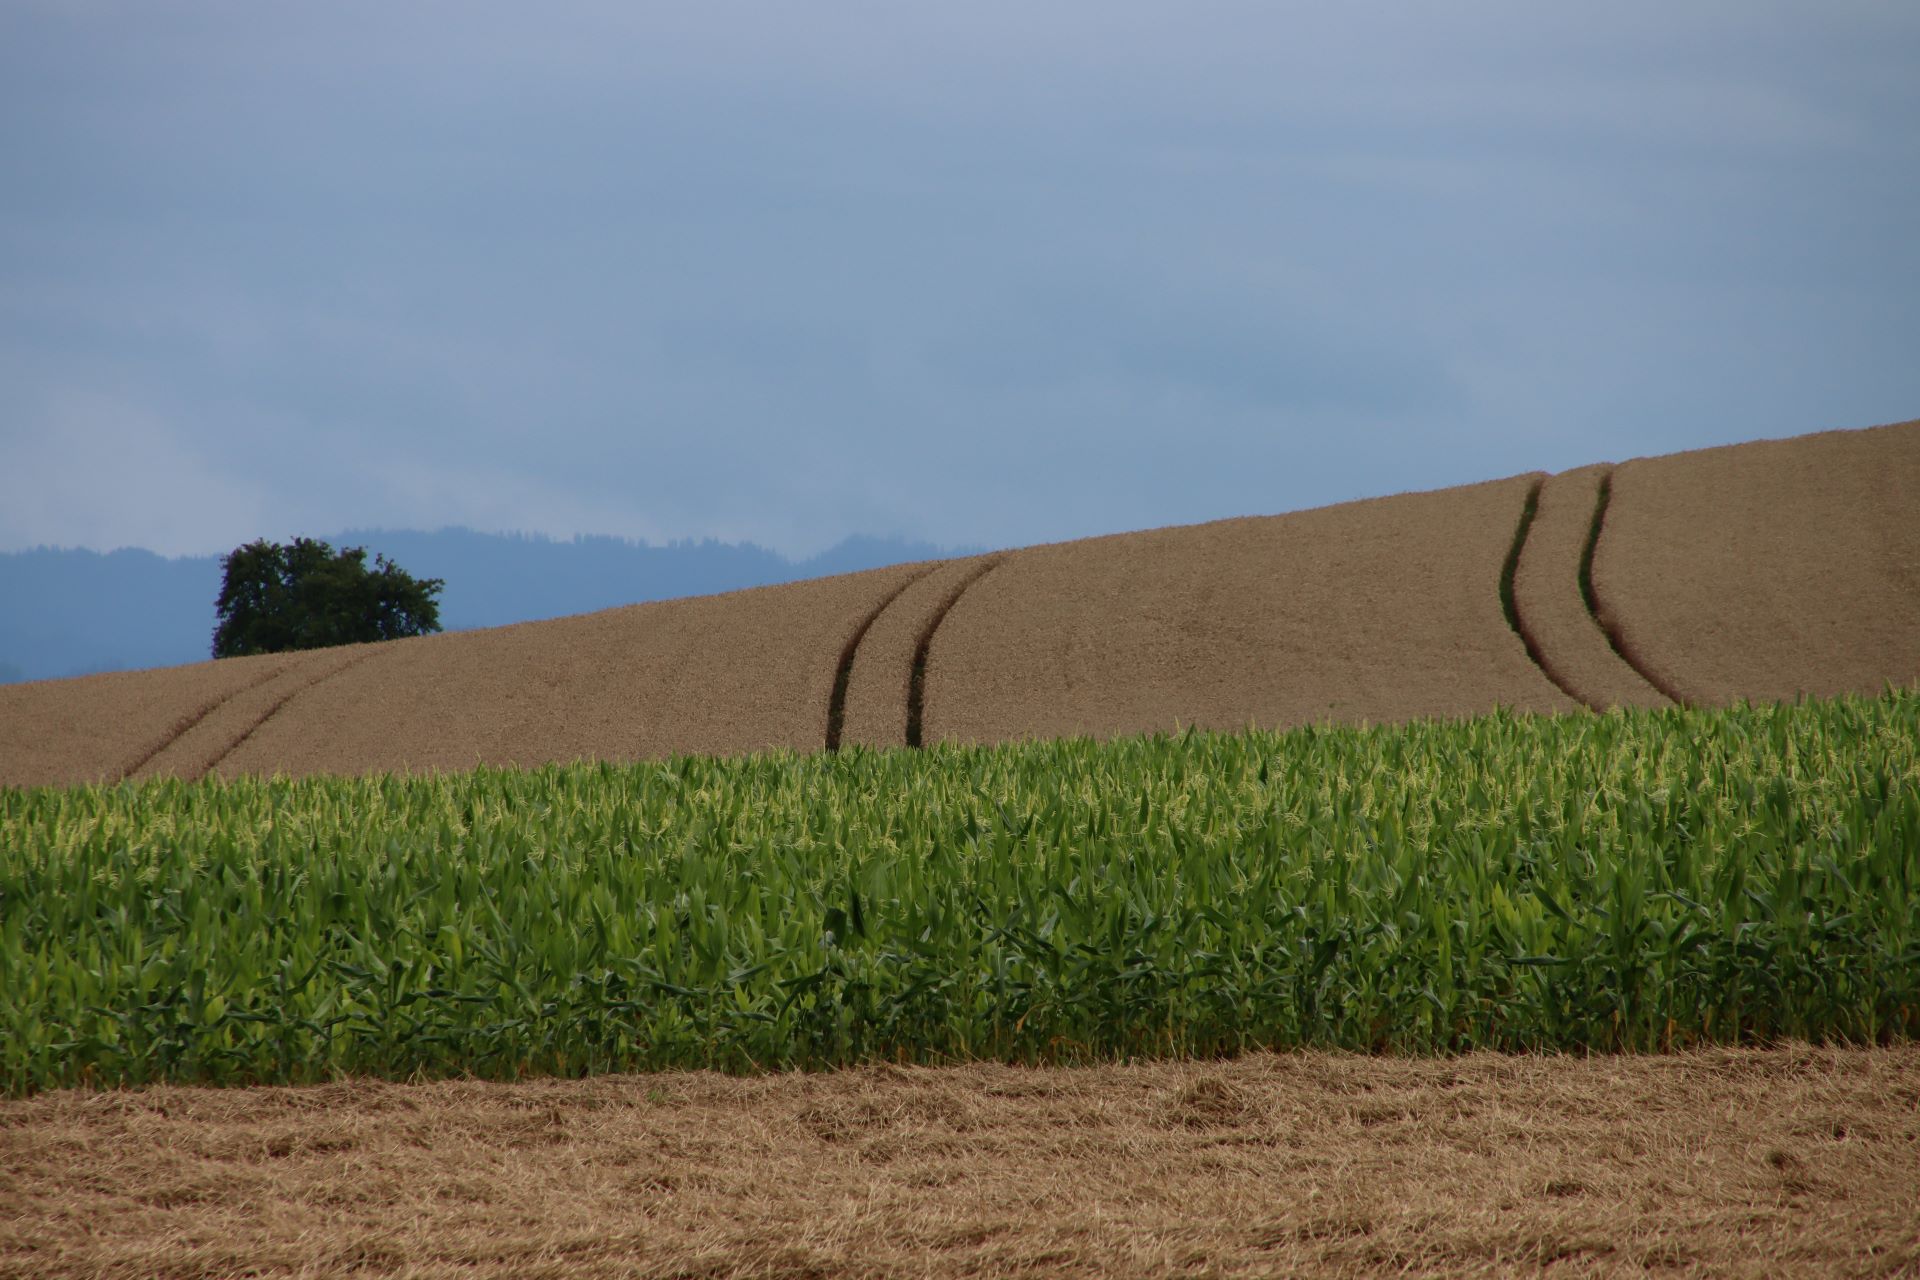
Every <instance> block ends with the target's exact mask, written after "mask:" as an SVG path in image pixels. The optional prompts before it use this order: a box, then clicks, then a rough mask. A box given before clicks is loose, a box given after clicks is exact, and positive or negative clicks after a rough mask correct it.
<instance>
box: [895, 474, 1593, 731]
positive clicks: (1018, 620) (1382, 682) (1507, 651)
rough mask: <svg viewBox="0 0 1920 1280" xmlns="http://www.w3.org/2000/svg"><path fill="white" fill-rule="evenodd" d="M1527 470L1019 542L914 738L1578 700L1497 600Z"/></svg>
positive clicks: (1266, 722)
mask: <svg viewBox="0 0 1920 1280" xmlns="http://www.w3.org/2000/svg"><path fill="white" fill-rule="evenodd" d="M1536 478H1537V477H1532V476H1519V477H1515V478H1513V479H1510V480H1499V481H1494V482H1492V483H1489V484H1480V485H1470V486H1466V487H1464V488H1457V489H1443V490H1439V491H1436V492H1432V493H1418V494H1403V495H1400V496H1398V497H1392V498H1378V499H1374V500H1371V501H1368V502H1356V503H1347V504H1344V505H1341V506H1335V507H1324V508H1321V509H1319V510H1315V511H1306V512H1300V513H1297V514H1294V515H1284V516H1268V517H1258V518H1247V519H1240V520H1224V521H1220V522H1217V523H1214V524H1204V525H1191V526H1186V527H1182V528H1172V529H1157V530H1153V531H1151V532H1146V533H1132V534H1123V535H1120V536H1117V537H1109V538H1091V539H1087V540H1084V541H1080V542H1068V543H1060V544H1058V545H1054V546H1047V547H1036V548H1033V549H1030V550H1026V551H1022V552H1019V553H1017V554H1015V555H1013V556H1011V557H1009V558H1008V560H1007V562H1006V563H1005V564H1004V565H1002V566H1001V567H1000V568H998V569H996V570H995V571H994V572H993V573H992V574H990V575H988V576H987V577H985V578H983V579H982V580H981V581H980V583H979V584H978V585H977V586H976V587H975V588H974V589H972V590H970V591H968V592H967V593H966V595H965V596H963V597H962V598H961V599H960V602H959V603H958V604H957V605H955V606H954V609H953V611H952V612H951V613H950V614H949V615H948V616H947V619H946V621H945V623H944V624H943V625H942V626H941V628H940V632H939V634H938V636H937V637H936V638H935V643H934V646H933V652H932V655H931V659H930V662H929V664H928V669H927V707H928V718H927V740H928V741H929V742H933V741H939V740H943V739H959V740H966V741H983V742H992V741H999V740H1004V739H1011V738H1021V737H1036V738H1048V737H1066V736H1071V735H1076V734H1087V735H1091V736H1094V737H1101V738H1104V737H1112V736H1115V735H1119V734H1125V733H1140V732H1150V731H1154V730H1173V729H1176V728H1180V727H1184V726H1187V725H1194V726H1198V727H1201V728H1206V729H1242V728H1246V727H1247V726H1248V725H1250V724H1251V725H1257V726H1259V727H1261V728H1285V727H1290V726H1294V725H1299V724H1305V723H1311V722H1317V721H1321V720H1337V721H1344V722H1356V721H1369V722H1375V723H1378V722H1386V721H1396V720H1408V719H1412V718H1415V717H1419V716H1464V715H1475V714H1482V713H1485V712H1487V711H1490V710H1492V709H1493V708H1494V707H1495V706H1496V705H1505V706H1508V707H1513V708H1517V709H1520V710H1526V711H1540V712H1553V711H1570V710H1574V709H1576V708H1577V707H1578V705H1579V704H1578V703H1576V702H1574V701H1573V700H1572V699H1571V698H1569V697H1567V696H1566V695H1565V694H1564V693H1562V692H1561V691H1560V690H1559V689H1557V688H1555V687H1554V686H1553V684H1552V683H1551V682H1550V681H1549V680H1548V679H1547V678H1546V676H1545V675H1544V674H1543V673H1542V672H1541V671H1540V669H1539V668H1538V667H1536V666H1534V664H1533V663H1532V661H1531V660H1530V659H1529V658H1528V657H1527V652H1526V648H1525V646H1524V645H1523V644H1522V643H1521V641H1520V638H1519V637H1518V636H1517V635H1515V634H1514V631H1513V629H1512V628H1511V627H1510V626H1509V625H1508V624H1507V620H1506V616H1505V614H1504V612H1503V609H1502V605H1501V599H1500V579H1501V571H1502V568H1503V566H1504V564H1505V562H1506V559H1507V554H1508V551H1509V549H1510V548H1511V546H1512V543H1513V539H1514V534H1515V532H1516V529H1517V527H1518V524H1519V521H1520V518H1521V514H1522V512H1523V510H1524V509H1525V504H1526V498H1527V494H1528V493H1529V491H1530V490H1531V488H1532V485H1533V482H1534V480H1535V479H1536Z"/></svg>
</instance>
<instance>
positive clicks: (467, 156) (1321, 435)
mask: <svg viewBox="0 0 1920 1280" xmlns="http://www.w3.org/2000/svg"><path fill="white" fill-rule="evenodd" d="M1916 68H1920V5H1914V4H1911V3H1905V2H1894V0H1888V2H1887V3H1873V4H1866V3H1847V2H1845V0H1842V2H1840V3H1834V2H1831V0H1823V2H1821V3H1811V2H1810V3H1804V4H1781V3H1773V2H1771V0H1727V2H1718V0H1715V2H1706V3H1689V4H1681V5H1676V4H1673V3H1671V2H1670V0H1663V2H1661V3H1615V4H1608V5H1579V6H1571V5H1567V6H1560V5H1541V4H1538V3H1527V2H1522V0H1501V2H1500V3H1490V4H1472V3H1468V4H1447V5H1440V4H1411V3H1407V4H1391V5H1389V4H1377V5H1376V4H1355V5H1339V6H1333V5H1312V6H1308V5H1283V4H1274V3H1205V2H1204V0H1201V2H1189V3H1181V4H1173V3H1165V4H1144V3H1134V2H1132V0H1099V2H1098V3H1094V2H1093V0H1061V2H1058V3H1044V2H1043V3H1037V4H1036V3H1033V2H1032V0H1022V2H1020V3H1013V2H1002V0H985V2H981V0H975V2H974V3H970V4H967V5H895V4H882V3H863V4H845V3H833V2H831V0H828V2H825V3H820V4H808V5H799V4H793V3H790V2H785V3H746V2H742V3H730V2H726V0H714V2H713V3H706V4H673V5H663V4H652V3H646V2H644V0H643V2H639V3H636V2H634V0H607V2H605V3H598V2H596V3H568V2H562V3H556V4H548V5H541V6H530V5H523V4H507V3H500V2H497V0H478V2H475V0H462V2H460V3H452V2H447V3H394V2H392V0H380V2H379V3H361V2H360V0H329V3H326V4H316V5H267V4H260V3H257V0H231V2H221V3H213V2H207V0H177V2H175V0H167V2H162V3H140V2H136V0H126V2H125V3H105V2H101V3H80V2H78V0H63V2H61V3H50V2H49V3H41V2H39V0H8V3H6V4H5V5H0V549H5V548H19V547H25V546H30V545H33V544H37V543H51V544H58V545H77V546H89V547H94V548H99V549H107V548H111V547H116V546H123V545H124V546H142V547H148V548H152V549H155V550H159V551H163V552H167V553H188V552H194V553H206V552H213V551H224V550H227V549H229V548H231V547H232V546H234V545H236V544H237V543H239V542H241V541H244V540H247V539H249V538H252V537H255V536H261V535H266V536H275V537H283V536H290V535H292V534H294V533H301V532H304V533H314V534H319V533H325V532H331V531H336V530H340V529H344V528H349V527H358V528H368V527H378V526H385V527H389V528H398V527H408V528H431V527H437V526H440V525H445V524H464V525H469V526H472V527H475V528H479V529H485V530H506V529H517V530H529V531H543V532H547V533H551V534H555V535H561V536H564V535H569V534H573V533H612V534H622V535H626V536H630V537H636V538H645V539H649V540H654V541H658V540H662V539H667V538H675V537H698V536H709V535H710V536H716V537H721V538H728V539H741V538H745V539H752V540H755V541H758V542H761V543H763V544H765V545H768V546H771V547H775V548H777V549H780V550H783V551H787V552H789V553H796V554H803V553H807V552H811V551H815V550H818V549H819V548H821V547H823V546H826V545H828V544H830V543H832V542H835V541H837V540H838V539H839V538H841V537H843V536H845V535H847V534H850V533H854V532H864V533H872V534H880V535H886V534H902V535H906V536H910V537H916V538H925V539H931V540H934V541H936V542H940V543H943V544H947V545H954V544H976V545H986V546H1005V545H1019V544H1025V543H1031V542H1037V541H1043V540H1050V539H1056V538H1066V537H1075V536H1080V535H1084V534H1090V533H1100V532H1110V531H1118V530H1124V529H1134V528H1143V527H1148V526H1153V525H1161V524H1169V523H1179V522H1187V521H1196V520H1205V519H1211V518H1215V517H1220V516H1230V515H1243V514H1252V513H1267V512H1277V511H1286V510H1293V509H1297V508H1301V507H1307V506H1314V505H1319V504H1322V503H1327V502H1334V501H1340V500H1344V499H1347V498H1353V497H1364V496H1371V495H1376V494H1382V493H1391V492H1397V491H1401V490H1406V489H1415V488H1430V487H1436V486H1440V485H1445V484H1452V483H1458V482H1464V481H1471V480H1478V479H1485V478H1490V477H1494V476H1500V475H1508V474H1512V473H1514V472H1518V471H1524V470H1530V469H1534V468H1547V469H1555V468H1562V467H1568V466H1575V465H1579V464H1582V463H1585V462H1589V461H1597V460H1600V459H1609V458H1610V459H1618V458H1624V457H1629V456H1633V455H1636V454H1644V453H1659V452H1667V451H1670V450H1675V449H1682V448H1691V447H1695V446H1700V445H1708V444H1717V443H1726V442H1732V441H1737V440H1744V439H1752V438H1755V437H1761V436H1779V435H1792V434H1797V433H1800V432H1803V431H1810V430H1816V429H1821V428H1827V427H1841V426H1867V425H1872V424H1875V423H1881V422H1887V421H1893V420H1898V419H1903V418H1912V417H1916V416H1920V355H1917V354H1916V353H1920V74H1916Z"/></svg>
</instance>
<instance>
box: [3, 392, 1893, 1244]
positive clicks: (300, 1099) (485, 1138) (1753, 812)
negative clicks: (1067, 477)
mask: <svg viewBox="0 0 1920 1280" xmlns="http://www.w3.org/2000/svg"><path fill="white" fill-rule="evenodd" d="M1915 492H1920V423H1908V424H1902V425H1898V426H1892V427H1882V428H1875V429H1871V430H1866V431H1854V432H1830V433H1826V434H1823V435H1816V436H1807V437H1802V438H1799V439H1797V440H1789V441H1777V442H1766V443H1762V444H1755V445H1744V446H1738V447H1736V448H1732V449H1717V450H1705V451H1701V452H1699V453H1695V454H1680V455H1672V456H1669V457H1664V458H1649V459H1636V460H1633V461H1630V462H1627V463H1623V464H1620V465H1618V466H1614V465H1611V464H1602V465H1598V466H1594V467H1588V468H1581V469H1579V470H1576V471H1570V472H1565V473H1561V474H1559V475H1553V476H1546V475H1538V474H1536V475H1528V476H1517V477H1513V478H1510V479H1507V480H1501V481H1495V482H1491V483H1488V484H1482V485H1471V486H1464V487H1461V488H1457V489H1449V490H1440V491H1436V492H1433V493H1426V494H1406V495H1399V496H1397V497H1393V498H1383V499H1375V500H1371V501H1367V502H1359V503H1349V504H1344V505H1342V506H1338V507H1329V508H1324V509H1322V510H1319V511H1310V512H1300V513H1294V514H1291V515H1284V516H1264V517H1253V518H1245V519H1238V520H1228V521H1220V522H1216V523H1214V524H1210V525H1199V526H1191V527H1186V528H1177V529H1165V530H1153V531H1148V532H1144V533H1136V534H1125V535H1119V536H1115V537H1110V538H1098V539H1088V540H1084V541H1081V542H1074V543H1064V544H1059V545H1056V546H1051V547H1034V548H1024V549H1017V550H1012V551H1006V552H995V553H992V554H989V555H985V556H980V557H973V558H969V559H965V560H954V561H945V562H938V563H931V564H920V565H907V566H899V567H896V568H893V569H886V570H878V571H874V572H872V573H867V574H854V575H847V576H844V577H839V578H829V579H822V580H818V581H815V582H810V583H799V584H793V585H790V586H787V587H779V588H770V589H766V590H760V591H746V592H735V593H731V594H728V595H724V596H715V597H705V598H699V599H692V600H684V601H672V602H666V603H663V604H656V605H643V606H634V607H631V608H627V609H619V610H611V611H608V612H605V613H599V614H592V615H584V616H581V617H577V618H568V619H558V620H554V621H550V622H541V623H529V624H522V625H520V626H515V627H506V628H498V629H495V630H491V631H484V632H470V633H462V634H457V635H444V636H433V637H425V638H421V639H417V640H406V641H398V642H392V643H388V644H382V645H370V646H355V647H349V648H344V649H338V650H328V651H319V652H314V653H306V654H294V655H283V656H275V657H263V658H249V659H237V660H228V661H223V662H215V663H204V664H197V665H195V666H190V667H183V668H176V669H171V670H165V671H150V672H123V673H115V674H113V675H106V676H95V677H86V678H82V679H77V680H65V681H51V682H42V683H39V684H29V685H19V686H8V687H5V688H0V730H4V732H0V993H4V994H0V1019H4V1021H3V1022H0V1082H3V1083H0V1093H4V1095H6V1096H5V1097H0V1202H4V1203H5V1204H6V1205H7V1207H8V1209H9V1213H8V1214H5V1215H0V1277H5V1276H12V1275H21V1276H26V1275H33V1276H52V1275H74V1276H79V1275H86V1276H106V1275H114V1276H117V1275H126V1276H136V1275H149V1274H177V1275H224V1274H233V1273H238V1272H245V1273H249V1274H263V1275H298V1274H321V1273H335V1272H342V1271H368V1272H377V1273H391V1274H408V1275H421V1276H426V1275H463V1276H471V1275H499V1276H509V1275H513V1276H518V1275H560V1274H572V1273H575V1272H577V1271H578V1270H580V1269H582V1268H586V1269H589V1270H593V1271H596V1272H599V1273H605V1274H633V1275H714V1276H720V1275H748V1274H754V1275H763V1274H782V1275H795V1276H798V1275H808V1276H820V1275H890V1274H901V1273H909V1274H926V1275H970V1274H981V1273H983V1272H995V1271H1008V1270H1028V1271H1034V1272H1040V1273H1071V1274H1086V1275H1094V1274H1137V1275H1148V1274H1167V1273H1170V1272H1192V1273H1204V1274H1273V1273H1275V1272H1282V1273H1284V1272H1288V1271H1299V1270H1305V1271H1313V1272H1316V1273H1325V1274H1351V1275H1362V1274H1374V1273H1377V1272H1379V1271H1381V1270H1393V1271H1401V1272H1407V1273H1415V1274H1463V1273H1482V1272H1487V1271H1495V1272H1497V1271H1502V1270H1511V1269H1513V1268H1515V1267H1534V1266H1541V1265H1556V1266H1559V1267H1564V1268H1566V1269H1568V1270H1569V1271H1572V1272H1574V1273H1577V1274H1589V1273H1604V1272H1613V1271H1635V1272H1637V1271H1642V1270H1647V1269H1674V1270H1679V1271H1683V1272H1695V1273H1710V1274H1716V1275H1718V1274H1736V1275H1737V1274H1751V1275H1771V1274H1779V1273H1781V1272H1783V1271H1787V1272H1792V1271H1805V1272H1818V1273H1822V1274H1825V1273H1836V1274H1860V1275H1900V1274H1912V1273H1914V1271H1915V1270H1917V1269H1920V1233H1917V1232H1916V1229H1915V1224H1914V1219H1913V1215H1912V1212H1911V1207H1912V1205H1913V1203H1915V1202H1916V1201H1920V1161H1916V1160H1915V1159H1914V1158H1913V1155H1914V1152H1915V1151H1916V1150H1920V1120H1917V1119H1916V1116H1920V1052H1916V1050H1915V1033H1916V1031H1920V521H1915V520H1914V519H1913V518H1912V514H1911V511H1912V503H1911V495H1912V494H1913V493H1915ZM916 748H917V749H916Z"/></svg>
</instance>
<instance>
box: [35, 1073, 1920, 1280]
mask: <svg viewBox="0 0 1920 1280" xmlns="http://www.w3.org/2000/svg"><path fill="white" fill-rule="evenodd" d="M0 1204H4V1205H5V1206H6V1210H7V1211H6V1213H5V1214H4V1215H0V1276H22V1277H24V1276H36V1277H63V1276H74V1277H78V1276H87V1277H118V1276H126V1277H135V1276H140V1277H146V1276H168V1277H189V1276H227V1275H240V1274H245V1275H258V1276H305V1275H334V1274H344V1273H355V1274H377V1275H405V1276H419V1277H428V1276H460V1277H489V1276H515V1277H523V1276H524V1277H538V1276H563V1275H564V1276H572V1275H582V1274H592V1275H603V1276H606V1275H612V1276H628V1275H631V1276H689V1277H690V1276H710V1277H720V1276H748V1275H754V1276H796V1277H797V1276H808V1277H832V1276H876V1277H877V1276H966V1275H1003V1274H1035V1275H1170V1274H1181V1275H1286V1274H1312V1275H1328V1276H1360V1275H1378V1274H1382V1273H1391V1274H1407V1275H1476V1274H1510V1273H1513V1272H1516V1271H1523V1270H1524V1271H1531V1270H1534V1269H1536V1268H1544V1267H1551V1268H1552V1270H1553V1271H1554V1272H1555V1273H1556V1274H1565V1275H1609V1274H1642V1273H1646V1272H1657V1273H1662V1274H1698V1275H1713V1276H1776V1275H1789V1274H1790V1275H1857V1276H1894V1275H1913V1274H1916V1273H1920V1211H1916V1208H1915V1206H1916V1205H1920V1049H1916V1048H1914V1047H1912V1046H1908V1047H1902V1048H1895V1049H1880V1050H1829V1049H1811V1048H1807V1047H1805V1046H1789V1047H1785V1048H1779V1049H1772V1050H1764V1051H1710V1052H1700V1053H1691V1054H1684V1055H1674V1056H1664V1057H1641V1058H1631V1057H1617V1058H1593V1059H1572V1058H1551V1057H1536V1056H1527V1057H1500V1056H1494V1055H1476V1056H1472V1057H1466V1058H1459V1059H1451V1060H1405V1059H1379V1058H1365V1057H1349V1056H1336V1055H1322V1054H1301V1055H1283V1056H1273V1055H1261V1056H1254V1057H1249V1058H1245V1059H1243V1060H1239V1061H1235V1062H1222V1063H1161V1064H1147V1065H1134V1066H1111V1067H1098V1068H1087V1069H1073V1070H1058V1069H1055V1070H1028V1069H1020V1068H1012V1067H1002V1066H966V1067H955V1068H949V1069H939V1070H932V1069H915V1070H900V1069H894V1068H887V1067H876V1068H869V1069H864V1070H858V1071H848V1072H842V1073H838V1074H832V1075H820V1076H794V1075H788V1076H774V1077H764V1078H757V1079H735V1078H728V1077H722V1076H713V1075H701V1074H687V1075H666V1076H655V1077H631V1076H629V1077H608V1078H602V1079H595V1080H588V1081H573V1082H557V1081H550V1082H538V1083H527V1084H520V1085H510V1086H509V1085H486V1084H477V1083H458V1082H456V1083H437V1084H422V1085H413V1086H403V1085H383V1084H370V1083H350V1084H340V1085H333V1086H322V1087H318V1088H305V1089H253V1090H229V1091H219V1090H196V1089H179V1088H167V1089H152V1090H147V1091H142V1092H127V1093H104V1094H88V1093H77V1092H67V1093H56V1094H49V1095H43V1096H40V1097H36V1098H32V1099H29V1100H26V1101H19V1102H9V1103H4V1104H0Z"/></svg>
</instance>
